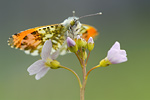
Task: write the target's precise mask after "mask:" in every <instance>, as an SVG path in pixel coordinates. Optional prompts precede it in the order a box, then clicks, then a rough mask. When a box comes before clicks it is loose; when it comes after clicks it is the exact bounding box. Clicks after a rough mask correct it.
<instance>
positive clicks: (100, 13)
mask: <svg viewBox="0 0 150 100" xmlns="http://www.w3.org/2000/svg"><path fill="white" fill-rule="evenodd" d="M95 15H102V12H99V13H95V14H89V15H84V16H81V17H79V19H81V18H84V17H89V16H95Z"/></svg>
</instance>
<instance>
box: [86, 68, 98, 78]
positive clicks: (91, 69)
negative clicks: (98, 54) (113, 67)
mask: <svg viewBox="0 0 150 100" xmlns="http://www.w3.org/2000/svg"><path fill="white" fill-rule="evenodd" d="M98 67H100V65H97V66H95V67H93V68H91V69H90V70H89V71H88V72H87V74H86V77H85V79H86V80H87V77H88V75H89V73H90V72H91V71H92V70H93V69H96V68H98Z"/></svg>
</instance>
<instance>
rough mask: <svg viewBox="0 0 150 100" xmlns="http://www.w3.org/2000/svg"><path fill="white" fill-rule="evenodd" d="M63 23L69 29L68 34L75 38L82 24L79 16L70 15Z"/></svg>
mask: <svg viewBox="0 0 150 100" xmlns="http://www.w3.org/2000/svg"><path fill="white" fill-rule="evenodd" d="M62 25H63V26H64V27H65V28H66V30H67V36H69V37H71V38H75V37H76V36H77V34H78V33H79V31H80V29H81V26H82V24H81V23H80V21H79V18H78V17H69V18H68V19H65V20H64V22H63V23H62Z"/></svg>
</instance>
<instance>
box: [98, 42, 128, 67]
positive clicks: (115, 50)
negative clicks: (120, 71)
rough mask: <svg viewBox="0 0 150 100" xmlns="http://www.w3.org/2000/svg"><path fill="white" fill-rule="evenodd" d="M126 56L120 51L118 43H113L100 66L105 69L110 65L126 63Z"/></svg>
mask: <svg viewBox="0 0 150 100" xmlns="http://www.w3.org/2000/svg"><path fill="white" fill-rule="evenodd" d="M126 56H127V54H126V51H125V50H121V49H120V43H119V42H117V41H116V42H115V44H114V45H113V46H112V47H111V49H110V50H109V51H108V53H107V57H106V58H105V59H103V60H102V61H101V62H100V65H101V66H103V67H106V66H108V65H110V64H118V63H122V62H126V61H127V57H126Z"/></svg>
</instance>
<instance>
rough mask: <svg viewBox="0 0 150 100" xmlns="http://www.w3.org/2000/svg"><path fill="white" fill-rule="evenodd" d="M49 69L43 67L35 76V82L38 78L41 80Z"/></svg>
mask: <svg viewBox="0 0 150 100" xmlns="http://www.w3.org/2000/svg"><path fill="white" fill-rule="evenodd" d="M49 69H50V68H49V67H44V68H43V69H42V70H40V72H38V73H37V74H36V76H35V79H36V80H39V79H40V78H42V77H43V76H44V75H45V74H46V73H47V72H48V70H49Z"/></svg>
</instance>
